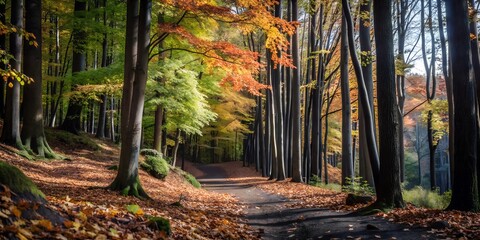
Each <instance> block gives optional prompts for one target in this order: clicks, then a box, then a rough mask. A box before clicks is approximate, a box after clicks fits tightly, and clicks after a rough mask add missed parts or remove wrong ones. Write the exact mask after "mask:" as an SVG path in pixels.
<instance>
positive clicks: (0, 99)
mask: <svg viewBox="0 0 480 240" xmlns="http://www.w3.org/2000/svg"><path fill="white" fill-rule="evenodd" d="M6 13H7V10H6V2H4V1H3V2H0V22H2V23H3V24H6V23H7V22H6V21H7V20H6V17H5V16H6V15H7V14H6ZM0 49H3V50H6V49H7V48H6V36H5V34H2V35H0ZM5 67H6V66H5V64H4V63H0V69H3V70H5ZM5 86H6V84H5V81H1V82H0V117H1V118H5Z"/></svg>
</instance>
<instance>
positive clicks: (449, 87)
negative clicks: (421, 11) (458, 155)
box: [437, 0, 455, 182]
mask: <svg viewBox="0 0 480 240" xmlns="http://www.w3.org/2000/svg"><path fill="white" fill-rule="evenodd" d="M437 9H438V10H437V13H438V18H437V19H438V26H440V27H439V30H438V31H439V35H440V46H441V48H442V73H443V77H444V78H445V85H446V88H447V101H448V156H449V160H450V176H453V162H454V131H455V130H454V126H453V122H454V121H453V119H454V116H453V112H454V110H453V92H452V91H453V89H452V88H453V87H452V79H451V77H450V74H449V71H448V59H447V41H446V39H445V33H444V29H443V14H442V1H441V0H437ZM452 179H453V177H451V178H450V182H451V181H452Z"/></svg>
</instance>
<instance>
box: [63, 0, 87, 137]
mask: <svg viewBox="0 0 480 240" xmlns="http://www.w3.org/2000/svg"><path fill="white" fill-rule="evenodd" d="M86 10H87V2H85V1H79V0H76V1H75V9H74V15H75V18H77V20H78V21H81V20H83V19H85V11H86ZM72 34H73V59H72V75H74V76H75V75H76V73H78V72H81V71H85V69H86V64H87V63H86V61H87V56H86V49H85V48H86V41H87V33H86V32H85V30H83V29H82V27H81V24H78V23H77V24H74V27H73V33H72ZM76 87H77V86H76V84H73V83H72V91H73V90H75V89H76ZM81 114H82V103H81V102H80V101H79V100H78V99H75V98H71V99H70V100H69V102H68V108H67V115H66V116H65V119H64V120H63V123H62V126H61V128H62V129H63V130H65V131H69V132H71V133H74V134H78V133H79V131H80V130H81V122H80V120H81V119H80V117H81Z"/></svg>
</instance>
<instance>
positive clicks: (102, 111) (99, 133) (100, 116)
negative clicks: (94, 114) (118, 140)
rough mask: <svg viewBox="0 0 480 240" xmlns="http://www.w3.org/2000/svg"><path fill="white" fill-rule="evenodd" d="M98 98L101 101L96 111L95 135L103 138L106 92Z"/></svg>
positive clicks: (105, 116)
mask: <svg viewBox="0 0 480 240" xmlns="http://www.w3.org/2000/svg"><path fill="white" fill-rule="evenodd" d="M100 99H101V101H102V102H101V103H100V109H99V111H98V125H97V133H96V134H95V137H97V138H105V123H106V118H107V94H105V93H103V94H102V96H101V97H100Z"/></svg>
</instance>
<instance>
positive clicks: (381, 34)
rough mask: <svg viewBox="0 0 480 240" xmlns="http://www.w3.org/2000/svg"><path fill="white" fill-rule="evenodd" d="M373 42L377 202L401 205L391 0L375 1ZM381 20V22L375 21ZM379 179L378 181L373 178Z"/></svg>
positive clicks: (377, 203) (387, 205) (393, 205)
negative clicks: (376, 100)
mask: <svg viewBox="0 0 480 240" xmlns="http://www.w3.org/2000/svg"><path fill="white" fill-rule="evenodd" d="M373 9H374V21H375V23H377V24H375V26H374V29H375V43H376V46H377V50H376V52H377V59H381V61H377V97H378V99H379V101H378V129H379V143H380V144H379V150H380V151H379V152H380V178H379V179H381V181H380V182H379V183H378V184H377V189H376V190H377V192H376V193H377V201H376V205H380V206H382V207H386V208H390V207H399V208H401V207H404V205H405V204H404V202H403V198H402V191H401V187H400V176H399V174H398V172H399V171H400V166H399V165H400V162H399V154H398V151H399V147H398V145H399V143H398V140H399V138H398V135H399V134H398V116H397V114H398V110H397V107H398V106H397V100H396V93H395V90H396V89H395V63H394V61H395V60H394V55H393V27H392V22H391V21H390V20H391V19H392V1H391V0H382V1H379V0H375V2H374V5H373ZM378 23H381V24H378ZM376 182H378V181H376Z"/></svg>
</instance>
